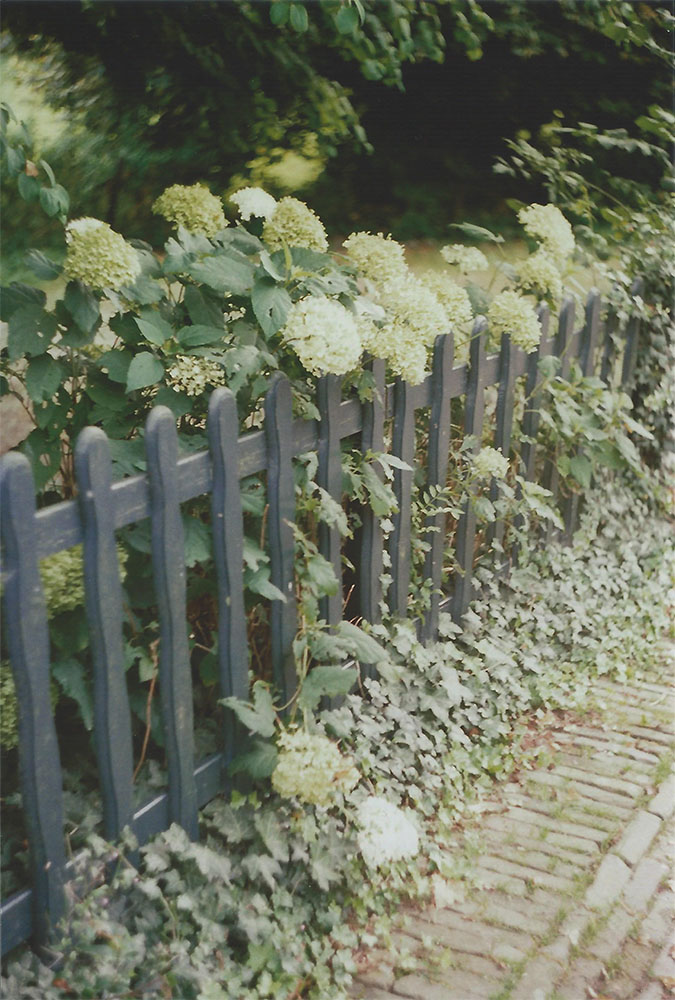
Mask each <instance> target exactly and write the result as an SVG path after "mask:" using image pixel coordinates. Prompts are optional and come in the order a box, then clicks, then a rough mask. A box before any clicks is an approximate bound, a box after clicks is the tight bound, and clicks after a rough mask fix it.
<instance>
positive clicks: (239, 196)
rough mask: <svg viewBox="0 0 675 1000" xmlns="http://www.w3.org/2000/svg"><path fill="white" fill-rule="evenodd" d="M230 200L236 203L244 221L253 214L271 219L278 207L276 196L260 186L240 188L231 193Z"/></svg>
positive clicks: (259, 217)
mask: <svg viewBox="0 0 675 1000" xmlns="http://www.w3.org/2000/svg"><path fill="white" fill-rule="evenodd" d="M230 201H233V202H234V203H235V205H236V206H237V208H238V209H239V214H240V215H241V217H242V219H243V220H244V222H247V221H248V220H249V219H250V218H251V217H252V216H255V217H256V218H257V219H269V217H270V216H271V215H272V214H273V213H274V210H275V209H276V207H277V200H276V198H273V197H272V195H271V194H268V193H267V191H263V189H262V188H259V187H245V188H240V189H239V190H238V191H235V192H234V194H231V195H230Z"/></svg>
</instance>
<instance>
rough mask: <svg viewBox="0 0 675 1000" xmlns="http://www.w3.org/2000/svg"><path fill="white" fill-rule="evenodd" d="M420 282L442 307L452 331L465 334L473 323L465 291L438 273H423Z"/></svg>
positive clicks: (469, 300) (471, 311)
mask: <svg viewBox="0 0 675 1000" xmlns="http://www.w3.org/2000/svg"><path fill="white" fill-rule="evenodd" d="M478 252H480V251H478ZM420 280H421V281H422V282H423V283H424V284H425V285H426V287H427V288H429V289H430V290H431V291H432V292H433V293H434V295H435V296H436V298H437V299H438V301H439V302H440V303H441V305H442V306H443V309H444V310H445V315H446V318H447V321H448V323H449V324H450V326H451V327H452V328H453V330H454V331H455V332H460V333H464V332H466V330H467V328H468V327H470V326H471V323H472V322H473V309H472V307H471V299H470V298H469V296H468V293H467V291H466V289H465V288H462V286H461V285H458V284H457V282H456V281H453V280H452V278H449V277H448V276H447V275H446V274H442V273H441V272H440V271H425V272H424V274H423V275H422V276H421V279H420ZM439 332H440V331H439Z"/></svg>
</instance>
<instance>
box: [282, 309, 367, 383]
mask: <svg viewBox="0 0 675 1000" xmlns="http://www.w3.org/2000/svg"><path fill="white" fill-rule="evenodd" d="M281 336H282V337H283V339H284V340H285V341H286V343H287V344H289V345H290V346H291V347H292V348H293V350H294V351H295V353H296V354H297V355H298V357H299V359H300V361H301V363H302V365H303V366H304V367H305V368H306V369H307V371H310V372H312V374H313V375H327V374H329V373H331V374H333V375H345V374H346V373H347V372H350V371H352V370H353V369H354V368H356V366H357V365H358V363H359V359H360V358H361V354H362V353H363V345H362V343H361V337H360V335H359V328H358V324H357V319H356V317H355V316H354V315H353V314H352V313H350V312H349V311H348V310H347V309H345V307H344V306H343V305H342V304H341V303H340V302H337V301H336V300H335V299H328V298H325V297H324V296H323V295H310V296H307V297H306V298H304V299H300V300H299V301H298V302H295V303H294V304H293V305H292V306H291V309H290V310H289V313H288V318H287V320H286V325H285V326H284V328H283V330H282V331H281Z"/></svg>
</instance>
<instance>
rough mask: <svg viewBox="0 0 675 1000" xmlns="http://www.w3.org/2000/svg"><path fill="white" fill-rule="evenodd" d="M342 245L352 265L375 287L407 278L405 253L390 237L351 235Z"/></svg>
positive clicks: (362, 234) (365, 234)
mask: <svg viewBox="0 0 675 1000" xmlns="http://www.w3.org/2000/svg"><path fill="white" fill-rule="evenodd" d="M342 245H343V246H344V248H345V250H346V251H347V256H348V258H349V260H350V261H351V262H352V264H355V265H356V267H358V269H359V271H360V272H361V274H362V275H363V277H364V278H367V279H368V280H369V281H372V282H373V283H374V284H375V285H376V286H383V285H387V284H390V283H395V282H397V281H400V280H403V279H405V278H406V277H408V276H409V271H408V265H407V264H406V261H405V251H404V249H403V247H402V246H401V244H400V243H397V242H396V240H392V238H391V236H386V237H385V236H383V235H382V233H378V234H377V235H374V234H373V233H352V234H351V236H349V237H347V239H346V240H345V241H344V243H343V244H342Z"/></svg>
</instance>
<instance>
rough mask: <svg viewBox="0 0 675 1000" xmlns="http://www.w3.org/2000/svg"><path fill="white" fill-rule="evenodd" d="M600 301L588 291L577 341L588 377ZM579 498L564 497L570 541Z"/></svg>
mask: <svg viewBox="0 0 675 1000" xmlns="http://www.w3.org/2000/svg"><path fill="white" fill-rule="evenodd" d="M601 308H602V301H601V298H600V293H599V292H597V291H596V290H595V289H593V291H591V292H589V294H588V298H587V300H586V310H585V314H584V325H583V327H582V330H581V339H580V341H579V365H580V368H581V372H582V374H583V375H584V376H586V377H588V376H590V375H592V374H593V372H594V371H595V361H596V358H595V355H596V349H597V345H598V339H599V336H600V310H601ZM576 454H577V455H580V454H582V449H581V448H577V451H576ZM579 500H580V496H579V494H578V493H571V494H570V495H569V496H568V497H566V499H565V502H564V504H563V523H564V525H565V529H564V533H563V538H564V540H565V541H566V542H568V543H569V542H570V541H571V539H572V535H573V533H574V530H575V527H576V525H577V522H578V520H579Z"/></svg>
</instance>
